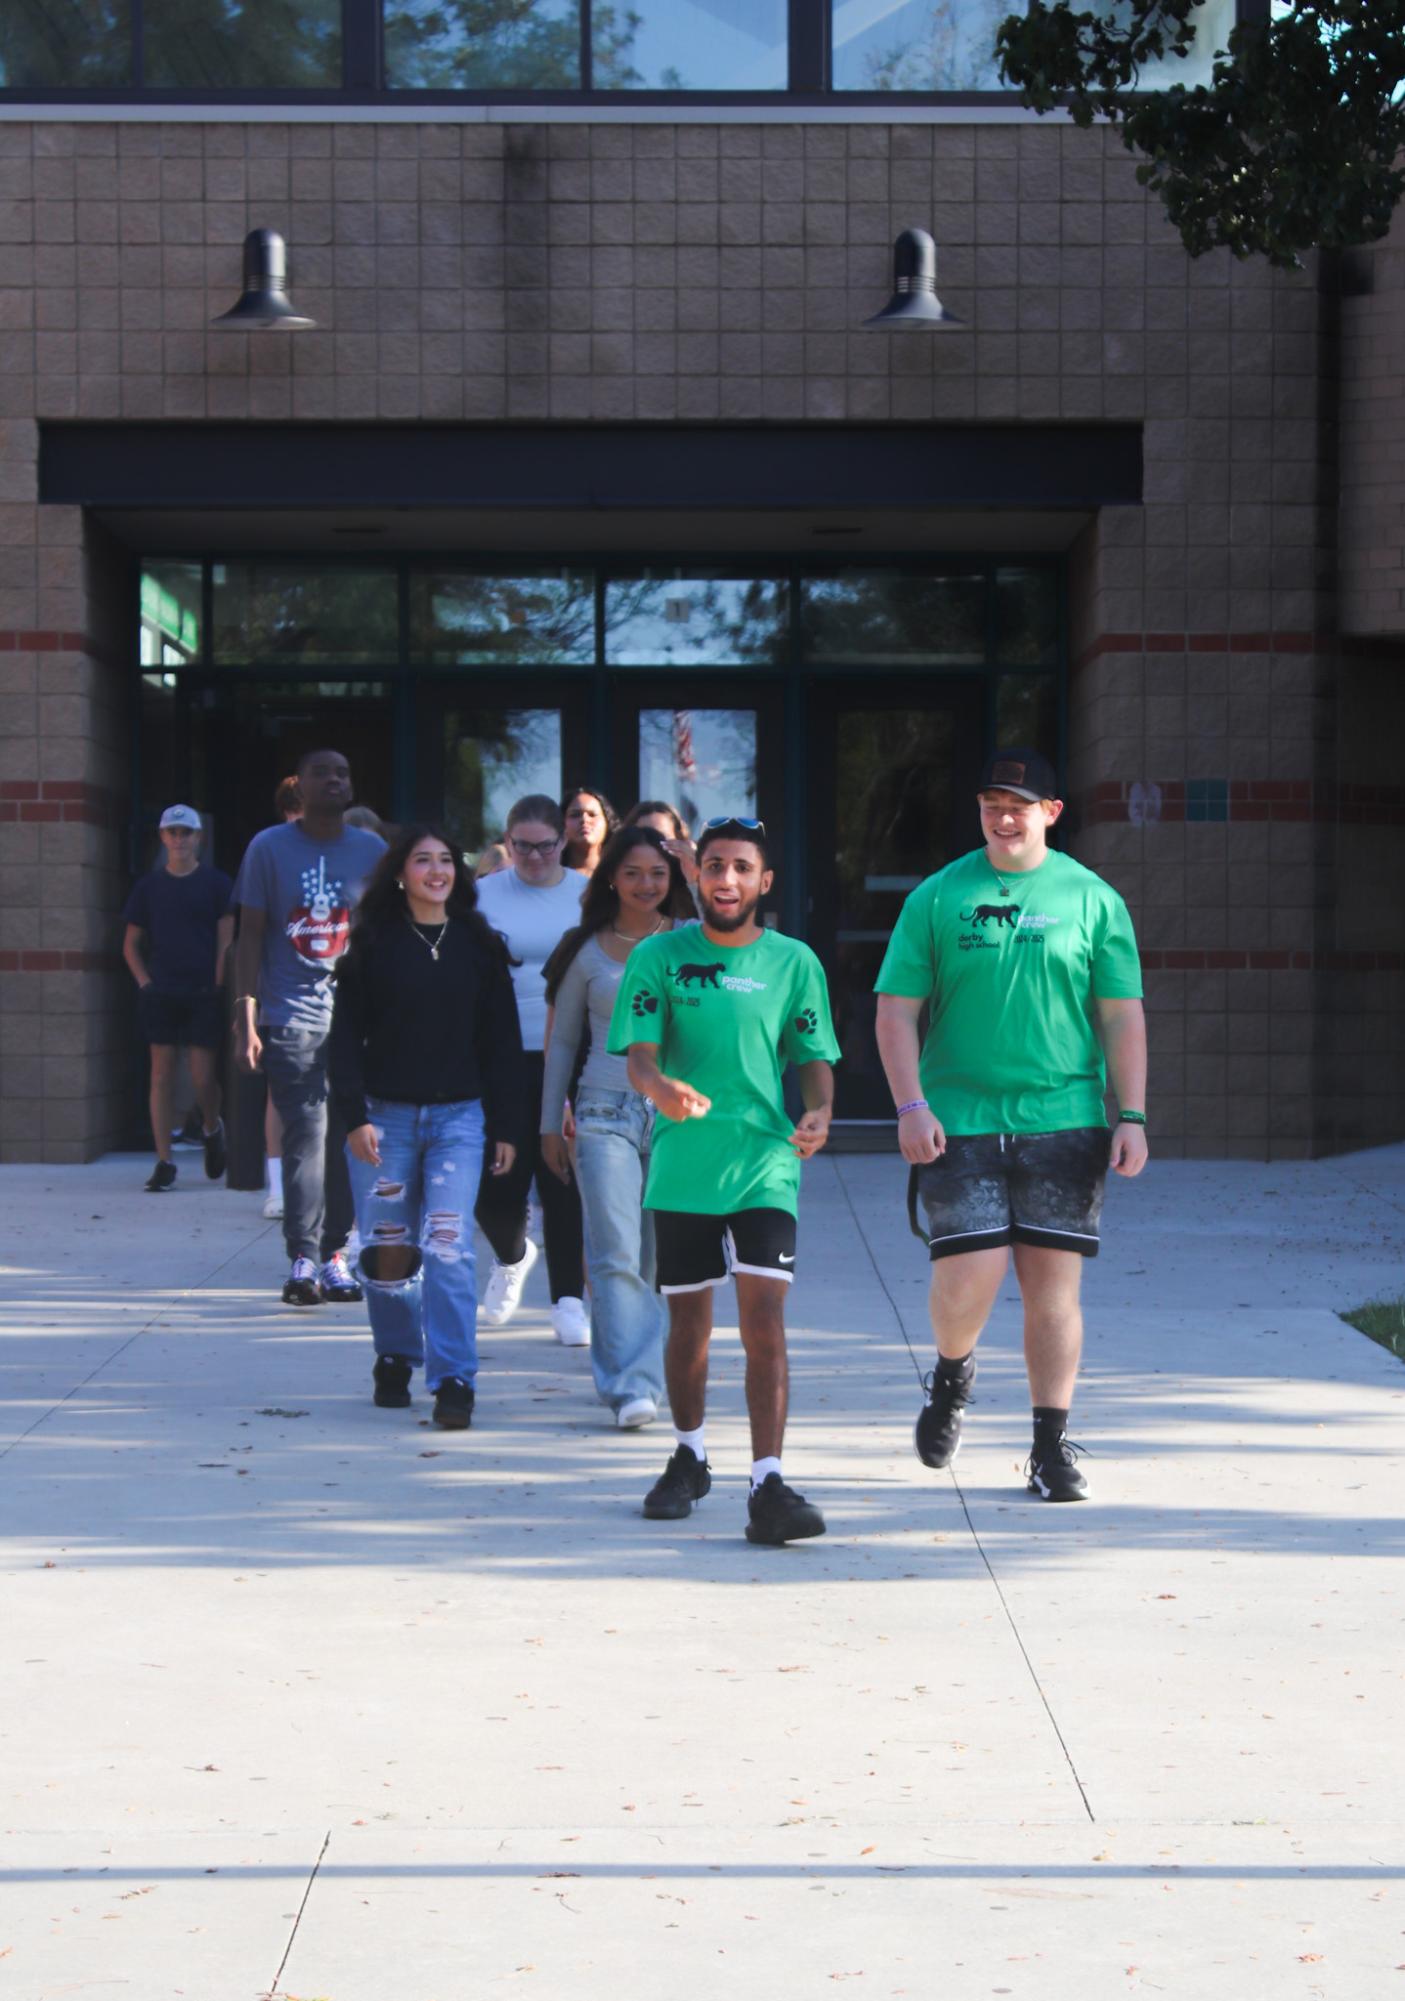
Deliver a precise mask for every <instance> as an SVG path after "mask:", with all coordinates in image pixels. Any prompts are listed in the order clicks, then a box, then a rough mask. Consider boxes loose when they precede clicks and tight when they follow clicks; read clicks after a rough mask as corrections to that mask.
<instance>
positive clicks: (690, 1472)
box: [644, 1445, 712, 1522]
mask: <svg viewBox="0 0 1405 2001" xmlns="http://www.w3.org/2000/svg"><path fill="white" fill-rule="evenodd" d="M711 1487H712V1468H711V1467H710V1466H709V1465H708V1463H707V1461H706V1460H705V1459H699V1457H698V1455H697V1453H696V1452H694V1450H693V1448H692V1446H691V1445H680V1446H678V1447H677V1448H676V1449H675V1451H674V1454H673V1457H672V1458H671V1459H670V1460H669V1462H668V1464H667V1466H665V1467H664V1469H663V1471H662V1473H660V1475H659V1477H658V1479H657V1480H655V1482H654V1484H653V1486H652V1487H651V1488H650V1489H649V1491H648V1493H647V1494H646V1495H645V1496H644V1513H645V1515H646V1516H647V1517H648V1519H649V1520H650V1521H651V1522H681V1521H682V1520H683V1518H684V1516H685V1515H690V1514H691V1513H692V1512H693V1509H694V1508H695V1507H696V1506H697V1505H698V1502H699V1501H700V1500H702V1498H703V1496H704V1495H705V1494H706V1493H708V1492H709V1491H710V1490H711Z"/></svg>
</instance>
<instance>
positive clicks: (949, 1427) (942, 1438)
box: [912, 1358, 976, 1472]
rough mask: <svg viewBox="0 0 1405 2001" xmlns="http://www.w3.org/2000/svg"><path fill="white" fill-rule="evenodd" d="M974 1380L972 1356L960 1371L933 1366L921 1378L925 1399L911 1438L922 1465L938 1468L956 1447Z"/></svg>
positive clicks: (958, 1444)
mask: <svg viewBox="0 0 1405 2001" xmlns="http://www.w3.org/2000/svg"><path fill="white" fill-rule="evenodd" d="M975 1380H976V1364H975V1360H974V1358H972V1361H971V1366H970V1368H969V1369H967V1370H966V1372H965V1374H964V1375H960V1376H949V1375H944V1374H943V1372H942V1371H941V1370H940V1369H933V1370H932V1373H931V1374H930V1375H929V1376H927V1377H926V1378H925V1379H924V1380H923V1384H922V1387H923V1389H924V1390H925V1391H926V1392H927V1401H926V1403H925V1404H923V1406H922V1408H921V1410H920V1411H918V1413H917V1424H916V1428H915V1429H914V1431H913V1434H912V1442H913V1444H914V1445H915V1446H916V1447H917V1456H918V1458H919V1459H920V1460H921V1461H922V1464H923V1465H924V1466H932V1467H935V1468H936V1469H937V1471H938V1472H940V1471H941V1469H942V1467H943V1466H949V1465H950V1464H951V1462H952V1460H953V1459H954V1458H955V1457H956V1455H957V1453H958V1452H959V1451H960V1449H961V1413H962V1412H963V1411H964V1410H965V1408H966V1405H967V1404H968V1403H969V1402H970V1400H971V1386H972V1384H973V1383H974V1382H975Z"/></svg>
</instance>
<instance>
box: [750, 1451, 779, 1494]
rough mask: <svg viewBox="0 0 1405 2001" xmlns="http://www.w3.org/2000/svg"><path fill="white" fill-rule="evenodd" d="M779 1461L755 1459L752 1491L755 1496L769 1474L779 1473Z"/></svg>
mask: <svg viewBox="0 0 1405 2001" xmlns="http://www.w3.org/2000/svg"><path fill="white" fill-rule="evenodd" d="M780 1470H781V1462H780V1460H779V1459H753V1460H752V1462H751V1491H752V1493H753V1494H754V1493H755V1492H756V1489H757V1488H758V1487H759V1486H760V1485H761V1482H762V1481H763V1480H764V1479H765V1478H766V1476H767V1474H768V1473H779V1472H780Z"/></svg>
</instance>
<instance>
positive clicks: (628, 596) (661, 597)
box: [605, 570, 787, 667]
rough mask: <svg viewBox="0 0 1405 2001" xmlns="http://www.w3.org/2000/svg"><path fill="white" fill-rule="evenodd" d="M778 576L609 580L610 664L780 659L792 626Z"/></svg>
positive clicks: (648, 574)
mask: <svg viewBox="0 0 1405 2001" xmlns="http://www.w3.org/2000/svg"><path fill="white" fill-rule="evenodd" d="M786 612H787V592H786V586H785V583H784V581H783V580H782V579H781V578H779V577H746V578H741V577H728V576H726V575H723V574H720V573H717V572H713V573H711V574H709V573H707V572H705V571H704V572H699V571H696V570H691V571H689V570H643V571H640V572H637V573H636V574H635V575H633V576H626V577H621V576H616V577H611V578H610V579H609V580H608V581H607V583H606V585H605V659H606V662H607V664H608V665H609V666H611V667H738V666H748V665H752V664H758V665H759V664H768V665H769V664H774V663H778V662H779V661H780V660H781V659H782V657H783V653H784V647H785V641H786V632H787V616H786Z"/></svg>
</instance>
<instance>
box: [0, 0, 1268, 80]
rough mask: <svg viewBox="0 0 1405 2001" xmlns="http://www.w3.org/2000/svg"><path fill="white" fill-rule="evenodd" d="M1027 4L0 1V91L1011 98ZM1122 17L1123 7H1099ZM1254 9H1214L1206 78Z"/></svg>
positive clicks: (1204, 30) (1216, 1)
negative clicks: (1018, 11) (1000, 46)
mask: <svg viewBox="0 0 1405 2001" xmlns="http://www.w3.org/2000/svg"><path fill="white" fill-rule="evenodd" d="M1012 4H1015V0H62V4H57V0H0V97H8V98H10V99H12V100H13V99H15V98H22V99H27V100H36V99H37V100H43V99H56V100H62V99H67V98H73V97H86V98H107V99H109V100H112V101H119V102H120V101H123V100H132V99H136V100H144V99H147V98H152V97H154V98H162V97H165V98H179V99H182V100H185V101H196V102H199V101H208V102H219V101H220V99H222V98H226V99H227V98H231V97H237V98H239V99H241V100H243V101H248V100H250V99H255V100H258V99H266V100H268V101H270V102H275V103H276V102H278V101H280V100H285V101H286V100H292V101H299V100H301V101H310V102H316V101H319V100H322V99H335V100H339V101H341V102H347V103H363V104H374V103H379V102H384V101H386V100H390V101H396V100H399V101H407V100H412V99H413V100H416V101H425V100H426V99H442V100H446V101H447V100H452V99H458V98H469V99H481V100H487V101H492V100H493V99H495V98H503V97H506V98H512V99H521V98H523V97H532V96H544V97H548V98H550V99H553V100H556V101H561V100H570V99H572V98H576V97H580V96H582V95H585V96H589V97H592V98H598V97H607V98H610V97H613V98H615V99H617V100H618V101H619V102H621V103H628V102H630V101H634V102H639V101H640V100H641V99H643V98H649V99H652V100H654V101H664V102H667V101H669V100H671V99H674V98H682V99H692V100H693V101H694V102H696V101H698V100H707V99H713V100H721V101H724V102H727V101H730V102H740V103H745V102H747V101H749V100H753V99H762V100H765V99H772V100H777V101H784V100H787V99H789V100H791V101H794V100H796V99H799V100H801V101H803V102H806V103H810V104H815V103H823V102H826V101H829V102H848V103H854V102H861V101H863V100H864V99H869V100H872V101H875V102H882V101H883V100H884V99H886V98H888V97H891V96H894V95H905V96H908V97H921V98H925V99H936V100H940V99H941V98H943V97H958V98H971V97H974V98H975V99H977V101H979V100H981V99H983V98H987V97H990V98H993V99H995V100H997V101H998V100H999V99H1000V98H1001V97H1003V96H1005V95H1006V93H1004V92H1002V91H1001V88H1000V79H999V76H998V74H997V71H996V66H995V60H994V55H993V50H994V45H995V36H996V31H997V29H998V28H999V26H1000V23H1001V21H1002V20H1003V19H1004V18H1005V16H1006V14H1007V13H1008V12H1009V9H1010V6H1011V5H1012ZM1088 4H1091V5H1093V6H1094V7H1097V8H1099V9H1106V10H1108V11H1115V10H1117V9H1118V8H1120V7H1121V6H1122V5H1123V4H1125V0H1088ZM1252 4H1253V0H1201V9H1200V17H1199V32H1198V35H1197V53H1196V54H1195V55H1193V56H1192V57H1191V58H1190V59H1189V60H1188V61H1186V62H1177V61H1175V60H1172V61H1169V62H1166V63H1162V64H1160V65H1158V68H1157V72H1156V73H1155V74H1153V73H1151V72H1148V73H1147V74H1146V75H1145V76H1144V77H1143V84H1144V86H1145V87H1147V88H1150V89H1156V88H1162V87H1165V86H1166V85H1168V84H1171V83H1185V84H1188V85H1193V84H1196V83H1199V82H1203V81H1206V80H1207V79H1208V76H1209V70H1210V63H1211V60H1212V58H1213V55H1214V51H1215V49H1216V48H1218V47H1222V46H1223V44H1224V41H1225V38H1226V36H1227V35H1228V34H1229V31H1230V29H1231V28H1232V27H1233V25H1234V21H1235V17H1236V8H1239V9H1244V8H1245V7H1247V6H1249V5H1252Z"/></svg>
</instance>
